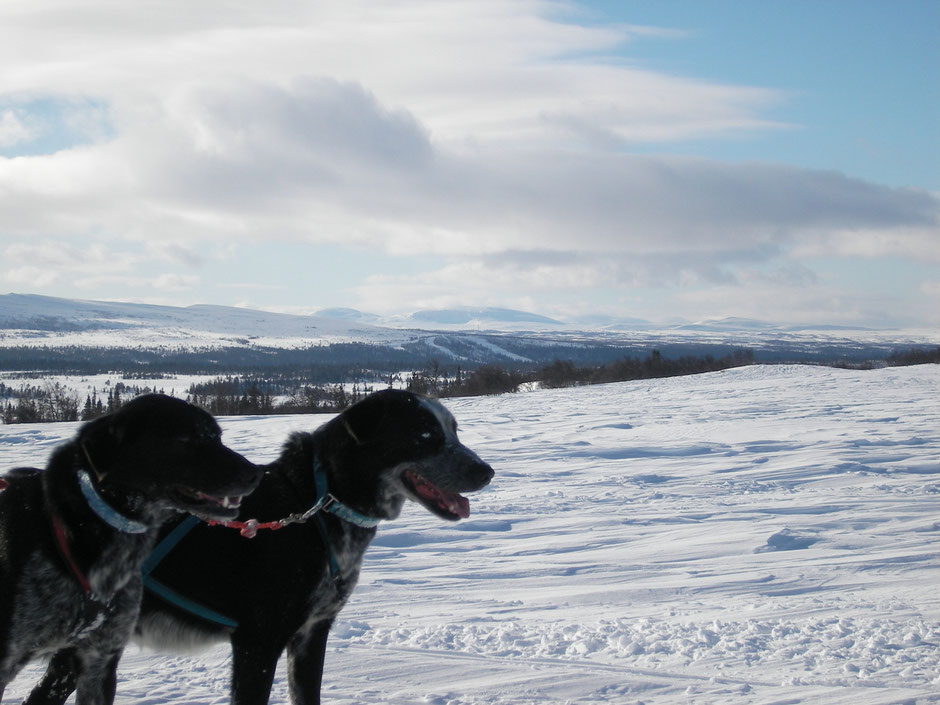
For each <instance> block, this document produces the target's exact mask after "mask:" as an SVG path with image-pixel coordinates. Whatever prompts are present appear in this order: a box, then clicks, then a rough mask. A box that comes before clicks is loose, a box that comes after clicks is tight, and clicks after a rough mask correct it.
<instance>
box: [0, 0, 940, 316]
mask: <svg viewBox="0 0 940 705" xmlns="http://www.w3.org/2000/svg"><path fill="white" fill-rule="evenodd" d="M572 9H573V8H572V7H571V6H569V5H567V4H564V3H556V2H548V1H542V0H505V1H500V0H483V1H481V0H454V1H453V2H447V3H441V2H437V1H434V0H409V1H405V2H396V3H387V2H384V1H380V0H370V1H363V2H355V3H350V2H346V1H345V0H343V1H340V0H333V1H331V2H318V3H304V2H297V1H296V0H272V2H268V3H265V4H264V7H263V8H261V7H260V6H257V5H255V4H254V3H235V4H232V3H229V2H227V1H226V2H223V0H205V1H204V2H198V3H192V2H182V0H178V1H176V2H156V1H155V0H144V1H143V2H135V3H131V4H128V3H122V2H116V0H96V1H94V2H89V3H82V4H81V5H80V6H79V5H75V4H74V3H69V2H65V1H64V0H55V1H54V0H28V2H27V1H26V0H11V1H10V2H6V3H3V4H2V5H0V26H3V27H4V28H5V30H6V34H7V35H8V36H9V37H10V41H8V42H4V43H3V44H0V65H2V66H3V67H4V70H3V73H2V75H0V105H2V106H5V107H4V110H3V112H0V144H3V141H4V140H7V141H18V140H23V139H27V135H26V132H25V131H26V130H27V128H28V125H27V123H25V122H24V121H23V120H22V119H20V117H18V116H19V115H20V113H18V112H17V110H18V107H17V106H23V105H30V104H35V101H36V100H37V99H38V98H37V96H38V97H42V96H51V98H49V100H53V101H55V105H56V106H58V108H57V109H58V110H60V111H62V113H63V116H62V117H61V122H62V124H68V123H69V115H72V116H73V117H74V120H73V122H74V121H77V126H74V129H75V130H76V131H77V132H80V133H81V134H83V135H85V136H90V137H89V139H88V140H87V141H88V142H90V143H86V144H84V145H83V146H79V147H72V148H70V149H65V150H60V151H56V152H55V153H51V154H37V155H35V156H29V157H20V158H17V159H2V158H0V240H2V241H6V242H8V243H11V245H10V247H13V249H9V247H8V248H7V252H6V254H7V257H8V258H10V257H12V258H13V259H8V261H7V262H6V264H7V267H8V269H9V271H11V272H24V271H26V270H25V269H23V268H24V267H28V266H33V267H35V266H36V264H35V263H36V262H42V263H43V268H42V270H43V272H44V274H43V276H44V277H46V278H48V277H53V278H55V277H56V276H58V275H60V274H62V273H69V276H75V274H76V273H78V274H80V275H81V277H80V278H79V279H78V280H77V282H78V283H80V284H81V285H82V286H85V287H103V286H106V285H108V283H109V282H110V283H111V284H114V285H116V284H119V283H120V281H118V280H117V279H115V278H114V277H115V276H117V277H118V278H120V277H124V278H125V279H124V280H123V281H124V282H125V283H129V282H137V284H135V286H137V285H140V286H152V287H162V288H166V289H169V290H186V289H191V288H193V287H195V286H198V285H199V283H200V282H201V280H200V279H198V278H196V277H194V276H193V275H192V274H191V273H190V272H189V271H186V270H192V269H194V268H199V269H200V273H203V272H204V271H205V270H206V269H207V268H208V266H207V263H209V262H210V260H212V259H217V258H218V257H219V256H220V255H219V252H221V251H223V250H224V251H226V252H229V253H236V252H237V251H238V250H237V247H238V243H239V242H240V241H243V242H246V241H247V242H265V243H270V245H271V247H276V246H277V243H278V242H282V241H283V242H291V243H311V244H317V243H321V244H322V243H336V244H344V245H346V244H354V245H356V246H360V247H364V248H367V249H368V250H369V251H372V252H388V253H393V254H396V255H400V256H411V255H416V254H417V255H420V254H428V253H431V254H435V255H438V256H444V257H447V258H448V261H449V264H448V265H446V266H444V267H442V268H439V269H438V270H437V271H430V272H425V273H423V274H419V275H409V276H408V277H396V276H395V275H394V274H388V275H385V277H373V278H372V279H370V280H368V281H367V282H365V283H363V284H361V285H359V288H358V289H357V291H358V292H359V294H360V295H361V297H362V299H363V301H376V302H378V303H382V302H384V303H386V304H388V302H390V301H393V300H394V301H401V302H402V303H403V304H404V305H406V306H407V307H411V306H412V304H416V303H419V302H420V303H421V305H432V303H433V302H442V301H445V300H451V299H457V298H460V299H463V300H464V301H466V299H468V298H473V299H474V300H475V301H478V302H482V303H492V304H494V305H498V304H500V303H504V302H506V301H508V300H513V301H522V300H526V298H527V297H531V296H532V292H552V291H564V292H568V294H569V297H570V296H572V295H574V294H575V293H576V292H588V291H591V290H596V289H598V288H599V287H601V286H605V287H609V288H610V289H611V291H614V292H616V294H617V295H627V293H628V292H629V291H631V290H634V289H643V288H651V287H677V286H678V287H686V290H692V289H698V288H701V287H719V288H720V287H726V288H727V289H728V290H736V291H740V289H742V288H744V287H755V288H760V287H764V288H765V289H766V290H771V289H767V287H772V286H777V287H779V288H780V289H779V291H782V290H791V289H795V288H797V287H799V286H807V285H810V286H811V287H812V286H816V284H818V282H817V283H814V282H813V272H812V271H811V268H810V266H809V265H807V264H806V262H808V261H810V260H813V259H815V258H823V257H831V256H835V257H869V258H871V257H881V256H884V255H886V254H890V255H891V256H895V257H898V256H900V257H907V258H912V259H917V260H919V261H923V260H927V261H938V260H940V254H938V242H940V236H938V217H940V200H938V197H937V196H936V195H935V194H930V193H926V192H923V191H916V190H910V189H908V190H902V189H891V188H887V187H883V186H879V185H877V184H871V183H867V182H863V181H860V180H857V179H851V178H847V177H845V176H843V175H840V174H837V173H831V172H820V171H813V170H807V169H799V168H795V167H785V166H780V165H773V164H759V163H739V164H729V163H724V162H719V161H715V160H705V159H692V158H684V157H678V156H673V157H664V156H640V155H637V154H632V153H630V152H629V151H628V150H629V148H630V147H631V146H632V145H635V144H640V143H642V144H650V143H654V144H655V143H661V142H669V141H682V140H689V139H702V138H708V137H713V136H736V135H739V134H742V133H744V134H752V133H753V132H755V131H778V130H781V129H788V128H789V127H790V126H789V125H785V124H783V123H782V122H781V121H779V120H776V119H773V118H770V117H767V115H768V114H769V113H770V112H771V111H772V110H773V108H774V107H775V106H776V105H777V104H779V103H781V102H782V101H784V100H786V95H784V94H783V93H782V92H780V91H773V90H768V89H765V88H760V87H753V86H735V85H727V84H716V83H711V82H707V81H702V80H695V79H692V78H683V77H678V76H669V75H665V74H661V73H656V72H653V71H649V70H642V69H640V68H637V67H636V66H633V65H630V64H628V63H626V62H623V61H618V60H617V59H616V58H613V57H612V56H611V55H610V52H612V51H613V50H615V49H617V48H620V47H622V46H623V45H624V44H628V43H629V42H630V41H631V40H632V39H633V38H634V37H636V36H640V35H644V36H648V37H649V36H656V35H660V36H672V37H676V36H677V35H675V34H674V33H670V32H669V31H666V30H662V29H660V28H642V27H631V26H628V25H622V26H603V27H595V26H585V25H582V24H578V23H577V22H576V21H575V20H576V19H578V18H577V16H576V14H575V13H573V12H572ZM678 36H679V37H681V35H678ZM673 40H674V41H681V38H678V39H673ZM31 101H32V103H31ZM70 105H71V106H73V107H74V111H73V112H71V113H70V112H69V110H70V108H69V106H70ZM6 106H9V107H6ZM57 119H59V118H57ZM66 241H68V242H76V241H77V242H78V243H81V245H79V244H74V245H72V246H68V247H61V243H63V242H66ZM37 242H39V243H40V244H39V245H37V244H35V243H37ZM102 242H106V243H107V247H106V248H105V249H104V250H94V247H96V246H97V247H104V246H103V245H101V244H100V243H102ZM43 243H47V244H43ZM86 243H87V246H88V247H90V248H91V249H88V250H86V249H85V246H86ZM95 243H99V244H98V245H95ZM206 243H209V244H206ZM17 248H19V249H17ZM210 248H211V249H212V250H213V255H212V257H211V258H210V257H208V256H207V255H206V251H207V250H208V249H210ZM31 258H32V262H31ZM107 260H110V263H108V264H105V261H107ZM150 260H157V261H159V262H161V263H163V264H164V265H169V266H170V268H173V267H180V268H181V269H183V270H184V271H183V272H182V273H181V272H176V271H174V272H172V273H161V272H155V271H154V270H153V266H154V265H153V263H152V262H151V261H150ZM115 271H119V272H120V274H117V275H116V274H113V273H114V272H115ZM57 273H58V274H57ZM11 276H12V275H11ZM16 276H20V275H16ZM205 276H208V275H205ZM801 277H802V279H801ZM8 280H9V281H13V280H11V279H8ZM770 280H773V281H770ZM240 281H241V279H240ZM351 284H352V285H353V286H355V285H356V282H351ZM456 287H459V289H458V288H456ZM723 290H724V289H722V291H723ZM779 291H778V292H777V293H778V295H779ZM768 298H771V297H768ZM556 299H559V297H556ZM528 300H531V298H529V299H528ZM714 303H716V304H718V303H720V298H716V299H715V301H714ZM557 305H561V302H560V300H559V303H558V304H557ZM386 308H387V306H386Z"/></svg>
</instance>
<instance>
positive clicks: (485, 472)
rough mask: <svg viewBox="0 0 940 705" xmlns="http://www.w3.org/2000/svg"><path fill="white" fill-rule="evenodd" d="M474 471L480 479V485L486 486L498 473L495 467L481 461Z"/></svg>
mask: <svg viewBox="0 0 940 705" xmlns="http://www.w3.org/2000/svg"><path fill="white" fill-rule="evenodd" d="M473 472H474V475H475V477H476V478H477V479H478V482H479V483H480V487H484V486H486V485H488V484H490V480H492V479H493V476H494V475H495V474H496V473H495V472H494V471H493V468H491V467H490V466H489V465H487V464H486V463H483V462H481V463H479V464H478V465H477V466H476V467H475V468H474V469H473Z"/></svg>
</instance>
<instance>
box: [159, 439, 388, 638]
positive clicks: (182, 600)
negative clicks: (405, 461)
mask: <svg viewBox="0 0 940 705" xmlns="http://www.w3.org/2000/svg"><path fill="white" fill-rule="evenodd" d="M313 481H314V486H315V487H316V492H317V501H316V502H315V503H314V505H313V506H312V507H311V508H310V509H308V510H307V511H306V512H304V513H303V514H299V515H298V514H292V515H290V516H289V517H286V518H284V519H281V520H280V521H278V522H274V525H276V526H277V528H281V527H284V526H287V525H289V524H295V523H302V522H305V521H307V520H308V519H310V518H314V519H315V520H316V526H317V530H318V532H319V534H320V538H321V540H322V541H323V545H324V546H325V547H326V551H327V557H328V559H329V560H328V563H329V568H330V577H331V578H332V579H333V582H334V583H335V584H336V585H337V586H339V587H342V571H341V570H340V566H339V561H337V560H336V554H335V553H334V552H333V547H332V546H331V544H330V537H329V534H328V533H327V530H326V522H325V521H324V519H323V514H322V513H321V512H329V513H330V514H333V515H335V516H337V517H339V518H340V519H342V520H343V521H346V522H348V523H350V524H354V525H355V526H359V527H362V528H364V529H372V528H375V527H376V526H378V525H379V522H381V521H382V520H381V519H377V518H376V517H370V516H366V515H365V514H362V513H361V512H357V511H356V510H355V509H353V508H352V507H350V506H348V505H346V504H343V503H342V502H340V501H339V500H338V499H336V497H334V496H333V495H332V494H330V492H329V490H328V487H327V480H326V473H325V472H323V468H322V467H320V463H319V461H318V460H317V458H316V456H314V460H313ZM200 521H201V520H200V519H199V517H197V516H192V515H190V516H188V517H186V519H184V520H183V521H181V522H180V523H179V524H177V525H176V527H175V528H174V529H173V530H172V531H171V532H170V533H169V534H167V535H166V536H165V537H164V538H163V540H162V541H161V542H160V543H159V544H157V546H156V548H154V549H153V551H152V552H151V553H150V556H149V557H148V558H147V560H146V561H144V563H143V565H142V567H141V570H142V572H143V577H144V587H146V588H147V589H148V590H150V591H151V592H153V593H154V594H156V595H159V596H160V597H162V598H163V599H164V600H166V601H167V602H169V603H170V604H172V605H175V606H176V607H179V608H180V609H182V610H185V611H186V612H189V613H190V614H193V615H195V616H197V617H199V618H201V619H204V620H205V621H207V622H212V623H213V624H218V625H220V626H223V627H229V628H230V629H235V628H236V627H238V622H237V621H236V620H234V619H232V618H230V617H227V616H225V615H224V614H220V613H219V612H216V611H215V610H213V609H210V608H209V607H206V606H205V605H202V604H200V603H198V602H195V601H194V600H190V599H189V598H188V597H186V596H184V595H180V594H179V593H178V592H176V591H175V590H173V589H172V588H170V587H168V586H167V585H164V584H163V583H161V582H160V581H159V580H157V579H156V578H154V577H153V575H152V573H153V571H154V570H155V569H156V567H157V566H158V565H159V564H160V561H162V560H163V559H164V558H166V556H167V555H168V554H169V553H170V552H171V551H172V550H173V549H174V548H175V547H176V546H177V544H179V542H180V541H182V540H183V539H184V538H185V537H186V535H187V534H188V533H189V532H190V531H192V530H193V529H194V528H195V527H196V526H197V525H198V524H199V523H200ZM272 528H273V527H272Z"/></svg>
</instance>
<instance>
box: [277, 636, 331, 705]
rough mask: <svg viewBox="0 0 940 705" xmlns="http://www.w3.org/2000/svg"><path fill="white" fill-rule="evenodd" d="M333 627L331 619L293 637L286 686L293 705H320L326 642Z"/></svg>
mask: <svg viewBox="0 0 940 705" xmlns="http://www.w3.org/2000/svg"><path fill="white" fill-rule="evenodd" d="M332 626H333V620H332V619H328V620H324V621H323V622H319V623H317V624H315V625H314V626H313V627H312V628H311V629H308V630H307V631H306V632H305V633H299V632H298V633H297V634H295V635H294V638H293V639H291V641H290V643H289V644H288V645H287V658H288V660H287V682H288V684H289V685H290V696H291V702H292V703H293V704H294V705H320V687H321V685H322V683H323V660H324V658H325V657H326V638H327V636H329V633H330V627H332Z"/></svg>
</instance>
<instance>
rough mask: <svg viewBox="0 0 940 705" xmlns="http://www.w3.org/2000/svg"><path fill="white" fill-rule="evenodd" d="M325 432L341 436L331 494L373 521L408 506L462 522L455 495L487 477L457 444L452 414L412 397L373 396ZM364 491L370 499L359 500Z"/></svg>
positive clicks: (466, 507)
mask: <svg viewBox="0 0 940 705" xmlns="http://www.w3.org/2000/svg"><path fill="white" fill-rule="evenodd" d="M330 425H331V426H333V433H334V434H343V435H345V436H346V441H345V442H344V443H343V447H344V450H345V452H344V453H343V456H344V457H343V462H344V465H346V466H347V467H349V468H350V471H349V472H345V473H338V474H337V475H338V476H337V477H335V478H331V480H330V481H331V483H332V484H331V487H334V488H335V489H336V494H337V495H338V496H341V497H343V498H344V501H348V502H351V503H353V504H359V505H360V506H363V507H368V509H367V513H368V512H371V513H372V514H373V515H374V516H381V517H383V518H388V519H393V518H395V517H396V516H398V514H399V512H400V511H401V507H402V504H403V503H404V500H405V499H411V500H413V501H415V502H418V503H419V504H422V505H423V506H424V507H426V508H427V509H428V510H429V511H431V512H433V513H434V514H436V515H437V516H439V517H442V518H444V519H448V520H450V521H457V520H458V519H465V518H466V517H468V516H469V515H470V502H469V501H468V500H467V498H466V497H464V496H463V495H462V494H461V493H463V492H474V491H476V490H479V489H482V488H483V487H485V486H486V485H487V484H488V483H489V481H490V480H491V479H492V478H493V468H491V467H490V466H489V465H488V464H487V463H485V462H483V461H482V460H480V458H479V457H478V456H477V454H476V453H474V452H473V451H472V450H470V449H469V448H467V447H466V446H465V445H463V444H462V443H461V442H460V441H459V440H458V438H457V422H456V421H455V420H454V417H453V415H452V414H451V413H450V412H449V411H448V410H447V409H446V408H445V407H444V406H443V405H442V404H441V403H440V402H437V401H434V400H432V399H428V398H426V397H423V396H420V395H418V394H413V393H411V392H406V391H401V390H392V389H388V390H385V391H381V392H376V393H375V394H371V395H369V396H368V397H366V398H365V399H363V400H362V401H360V402H358V403H357V404H354V405H353V406H351V407H349V408H348V409H347V410H346V411H344V412H343V413H342V414H340V415H339V416H338V417H336V418H335V419H334V420H333V421H331V422H330ZM369 488H372V493H373V495H374V496H373V497H367V496H366V494H367V493H368V491H369ZM354 498H355V499H354Z"/></svg>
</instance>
